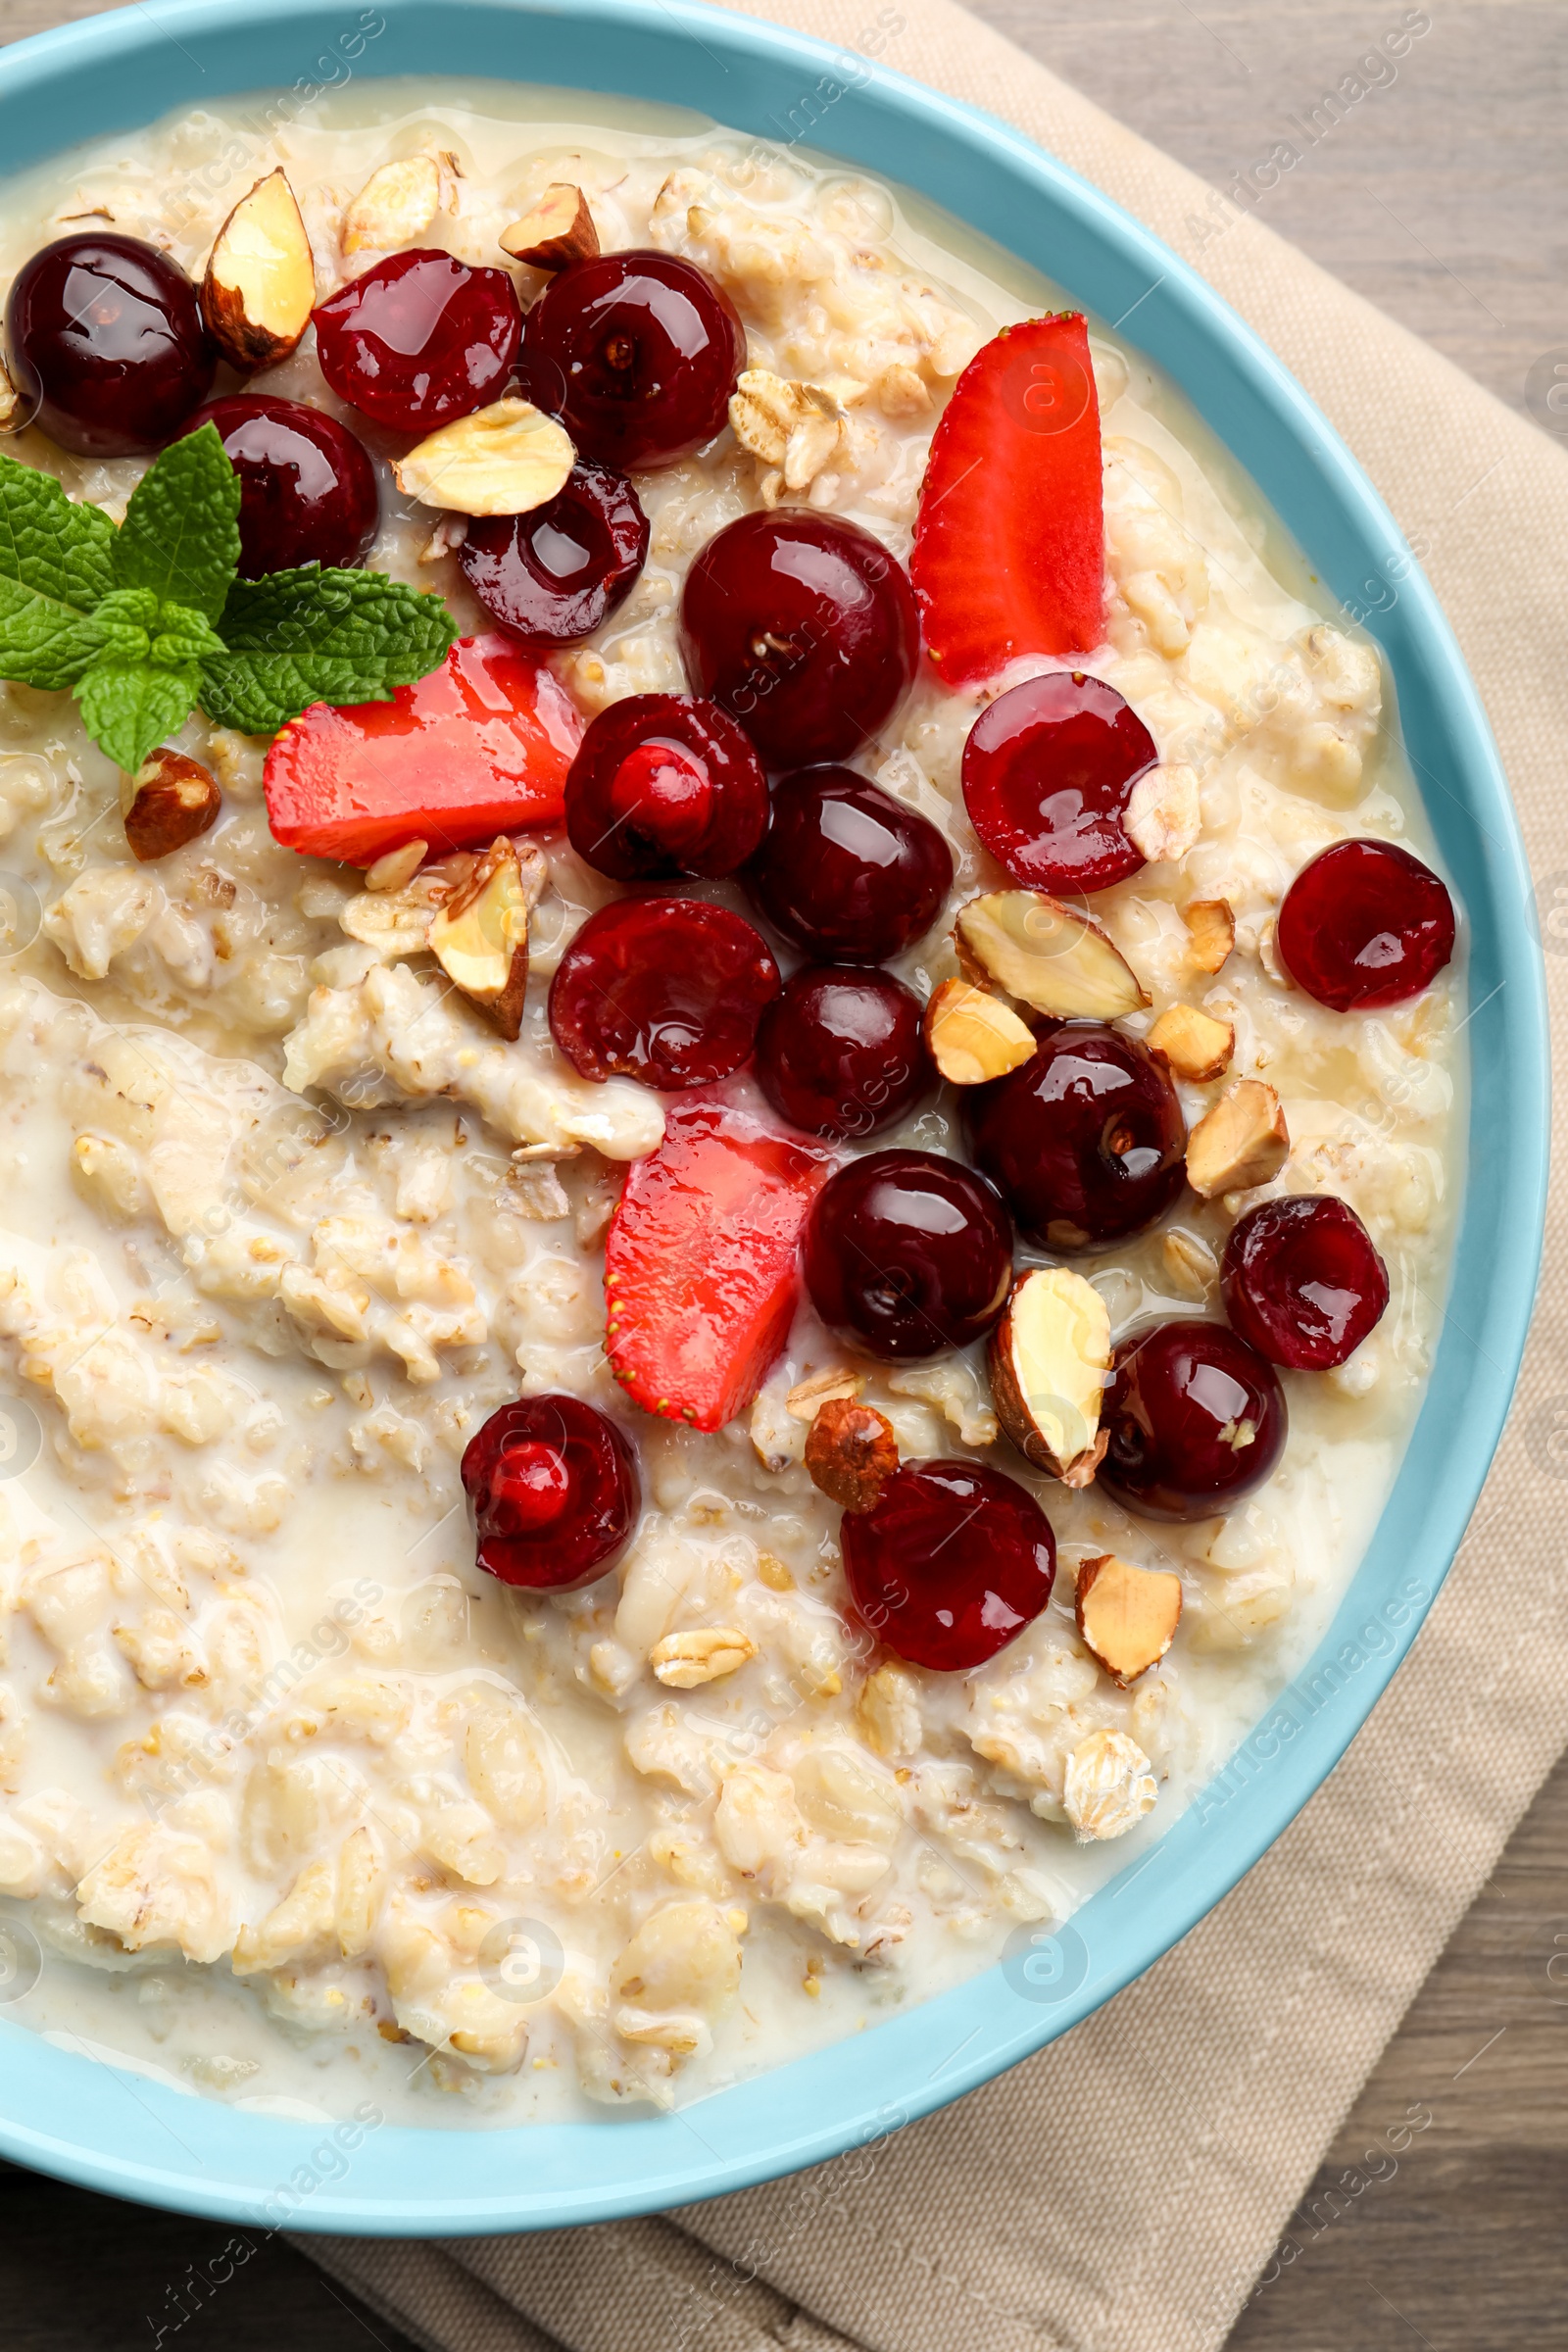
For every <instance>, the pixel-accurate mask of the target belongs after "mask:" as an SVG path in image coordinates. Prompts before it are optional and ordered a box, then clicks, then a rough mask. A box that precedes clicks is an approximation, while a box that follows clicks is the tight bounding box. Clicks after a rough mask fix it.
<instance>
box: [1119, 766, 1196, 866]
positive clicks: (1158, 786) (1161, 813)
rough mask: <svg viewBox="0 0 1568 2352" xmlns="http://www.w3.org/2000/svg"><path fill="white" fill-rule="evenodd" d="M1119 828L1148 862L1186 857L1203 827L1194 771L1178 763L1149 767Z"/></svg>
mask: <svg viewBox="0 0 1568 2352" xmlns="http://www.w3.org/2000/svg"><path fill="white" fill-rule="evenodd" d="M1121 821H1122V830H1123V831H1124V832H1125V834H1126V835H1127V838H1128V840H1129V841H1130V842H1131V843H1132V845H1133V847H1134V849H1135V850H1141V851H1142V853H1143V855H1144V856H1145V857H1146V858H1148V860H1149V862H1150V864H1151V865H1160V864H1164V863H1167V862H1169V863H1174V862H1175V860H1176V859H1177V858H1185V857H1186V855H1187V853H1188V851H1189V850H1190V849H1191V848H1192V847H1193V845H1194V843H1195V842H1196V841H1197V839H1198V836H1199V834H1200V833H1201V831H1202V829H1203V812H1202V809H1201V806H1200V803H1199V798H1198V774H1197V770H1196V769H1194V768H1191V767H1188V766H1186V765H1184V764H1182V763H1181V762H1178V763H1177V764H1176V765H1174V766H1172V767H1164V766H1161V767H1151V768H1149V769H1147V770H1146V771H1145V773H1144V774H1143V775H1141V776H1140V777H1139V779H1138V781H1137V783H1136V784H1135V785H1134V786H1133V789H1132V794H1131V797H1130V798H1129V800H1128V803H1127V810H1126V814H1125V815H1124V816H1123V818H1122V820H1121Z"/></svg>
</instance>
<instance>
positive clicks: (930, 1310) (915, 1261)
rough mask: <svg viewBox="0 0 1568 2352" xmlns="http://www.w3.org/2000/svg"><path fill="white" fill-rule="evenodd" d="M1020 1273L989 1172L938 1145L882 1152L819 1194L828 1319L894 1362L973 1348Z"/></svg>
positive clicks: (813, 1250) (816, 1292) (819, 1285)
mask: <svg viewBox="0 0 1568 2352" xmlns="http://www.w3.org/2000/svg"><path fill="white" fill-rule="evenodd" d="M1011 1281H1012V1227H1011V1225H1010V1224H1009V1223H1008V1221H1007V1212H1006V1210H1005V1208H1004V1207H1003V1205H1002V1202H1001V1201H999V1200H998V1198H997V1196H996V1194H995V1193H994V1192H993V1191H992V1189H991V1187H990V1185H989V1184H987V1183H986V1181H985V1179H984V1177H981V1176H977V1175H976V1174H975V1172H974V1170H973V1169H972V1168H966V1167H965V1166H964V1165H963V1163H962V1162H961V1161H960V1160H956V1159H944V1158H942V1157H941V1156H940V1155H939V1154H938V1153H936V1152H871V1153H870V1154H869V1156H868V1157H866V1158H864V1159H854V1160H851V1162H850V1164H849V1166H848V1167H845V1168H840V1170H839V1172H838V1174H837V1175H836V1176H832V1177H830V1178H829V1179H828V1182H827V1183H826V1184H825V1185H824V1186H823V1187H822V1190H821V1192H820V1193H819V1194H818V1195H817V1198H816V1201H815V1204H814V1206H813V1207H812V1210H811V1220H810V1223H809V1226H808V1227H807V1231H806V1287H807V1289H808V1291H809V1293H810V1295H811V1303H812V1305H813V1306H814V1307H815V1308H816V1311H817V1313H818V1314H819V1315H820V1316H821V1318H822V1320H823V1322H824V1323H825V1324H827V1326H828V1327H829V1329H830V1330H831V1331H833V1332H835V1333H836V1334H837V1336H838V1337H839V1338H840V1339H842V1340H846V1341H848V1342H849V1343H850V1345H851V1346H852V1347H857V1348H864V1349H865V1351H866V1353H867V1354H868V1355H877V1356H882V1357H884V1358H885V1359H887V1360H888V1361H890V1362H897V1361H901V1360H903V1359H905V1358H913V1357H917V1356H924V1355H940V1354H941V1352H942V1351H943V1349H944V1348H966V1347H967V1346H968V1345H969V1342H970V1341H971V1340H977V1339H979V1338H980V1336H981V1334H982V1333H983V1332H987V1331H989V1330H990V1329H991V1326H992V1324H993V1323H994V1322H995V1321H996V1319H997V1317H998V1316H999V1315H1000V1314H1001V1312H1002V1309H1003V1307H1004V1306H1005V1303H1006V1298H1007V1291H1008V1288H1009V1286H1010V1284H1011Z"/></svg>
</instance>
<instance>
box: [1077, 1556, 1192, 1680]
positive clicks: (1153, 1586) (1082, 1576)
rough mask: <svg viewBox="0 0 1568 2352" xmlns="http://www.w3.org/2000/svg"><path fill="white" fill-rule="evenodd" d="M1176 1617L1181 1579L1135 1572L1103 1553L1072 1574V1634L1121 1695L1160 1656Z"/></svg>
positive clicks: (1159, 1572)
mask: <svg viewBox="0 0 1568 2352" xmlns="http://www.w3.org/2000/svg"><path fill="white" fill-rule="evenodd" d="M1181 1613H1182V1580H1181V1578H1180V1577H1179V1576H1172V1575H1170V1574H1169V1573H1168V1572H1167V1571H1166V1570H1164V1569H1162V1568H1135V1567H1133V1566H1132V1564H1131V1563H1130V1562H1129V1561H1127V1560H1118V1559H1117V1558H1116V1556H1115V1554H1114V1553H1113V1552H1108V1551H1107V1552H1102V1554H1101V1555H1100V1557H1099V1558H1098V1559H1094V1560H1085V1561H1084V1563H1083V1565H1082V1566H1081V1567H1080V1569H1079V1571H1078V1591H1077V1597H1076V1599H1075V1601H1074V1603H1073V1615H1074V1617H1075V1618H1076V1619H1077V1623H1078V1632H1079V1634H1080V1636H1081V1637H1082V1639H1083V1641H1084V1642H1085V1644H1086V1646H1087V1647H1088V1649H1089V1651H1090V1652H1091V1654H1092V1655H1093V1656H1094V1657H1095V1658H1096V1659H1097V1661H1098V1662H1099V1663H1100V1664H1101V1665H1102V1666H1103V1668H1104V1669H1105V1672H1106V1673H1107V1674H1108V1675H1109V1676H1110V1679H1111V1681H1112V1682H1114V1683H1119V1684H1120V1685H1121V1687H1122V1689H1123V1690H1124V1691H1125V1690H1126V1688H1127V1686H1128V1684H1129V1683H1135V1682H1136V1681H1137V1680H1138V1677H1139V1676H1140V1675H1141V1674H1147V1672H1148V1671H1149V1669H1150V1667H1151V1666H1155V1665H1157V1664H1158V1663H1159V1660H1160V1659H1161V1658H1162V1657H1163V1656H1164V1655H1165V1652H1166V1650H1167V1649H1169V1647H1170V1645H1171V1641H1172V1639H1173V1637H1174V1635H1175V1632H1176V1628H1177V1625H1178V1624H1179V1623H1180V1620H1181Z"/></svg>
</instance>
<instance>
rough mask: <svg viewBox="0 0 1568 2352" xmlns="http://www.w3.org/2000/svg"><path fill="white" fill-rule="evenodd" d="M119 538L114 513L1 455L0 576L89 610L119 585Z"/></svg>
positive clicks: (36, 593) (56, 600) (47, 475)
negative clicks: (116, 554)
mask: <svg viewBox="0 0 1568 2352" xmlns="http://www.w3.org/2000/svg"><path fill="white" fill-rule="evenodd" d="M215 438H216V436H215ZM220 446H221V444H220ZM115 536H116V534H115V526H114V524H113V523H112V522H111V521H110V519H109V517H108V515H105V514H103V513H102V512H101V510H100V509H99V508H97V507H87V506H78V505H76V504H75V503H74V502H73V500H72V499H69V498H68V497H67V496H66V494H65V492H64V491H63V490H62V489H61V487H60V484H59V483H58V482H57V481H56V480H55V478H54V476H53V474H51V473H40V472H39V471H38V469H37V467H36V466H22V465H19V464H18V462H17V460H16V459H15V458H6V457H0V579H4V580H13V581H15V582H16V584H17V586H18V587H21V588H26V589H28V590H30V592H31V593H32V594H33V595H34V596H40V597H46V598H48V599H49V600H50V601H51V602H52V603H54V604H57V605H62V606H66V607H69V608H70V610H71V611H72V612H73V613H89V612H91V610H92V608H93V606H94V605H96V604H97V603H98V602H99V601H100V599H101V598H103V597H106V596H107V595H108V594H109V591H110V589H111V588H112V587H113V586H114V584H115V580H114V547H115Z"/></svg>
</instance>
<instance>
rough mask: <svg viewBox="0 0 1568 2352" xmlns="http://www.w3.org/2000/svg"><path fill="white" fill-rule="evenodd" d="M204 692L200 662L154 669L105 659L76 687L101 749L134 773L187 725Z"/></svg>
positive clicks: (84, 719)
mask: <svg viewBox="0 0 1568 2352" xmlns="http://www.w3.org/2000/svg"><path fill="white" fill-rule="evenodd" d="M199 692H200V679H199V677H198V675H197V671H196V667H195V664H194V663H192V664H191V665H190V667H188V668H186V669H153V668H150V667H149V666H148V665H147V664H146V663H145V662H99V663H98V664H97V665H96V667H94V668H92V669H89V670H88V672H87V674H86V676H85V677H84V678H83V679H82V680H81V681H80V683H79V684H78V686H77V687H76V700H77V702H78V703H79V704H80V705H81V723H82V725H83V726H84V727H85V728H86V730H87V732H88V734H89V735H90V736H92V737H93V739H94V741H95V742H96V743H97V745H98V748H99V750H100V751H102V752H105V753H107V754H108V756H109V758H110V759H111V760H114V762H115V764H116V765H117V766H118V767H123V768H124V769H125V770H126V772H127V773H128V774H130V775H134V774H135V772H136V770H137V768H138V767H140V765H141V763H142V761H143V760H145V759H146V757H147V755H148V753H149V752H150V751H152V750H153V749H154V748H155V746H157V745H158V744H160V743H163V742H164V741H165V740H166V739H167V738H168V737H169V736H171V735H172V734H173V732H174V729H175V728H176V727H181V726H183V725H184V723H185V721H186V719H187V718H189V716H190V714H191V711H192V710H193V709H194V708H195V705H196V701H197V698H198V694H199Z"/></svg>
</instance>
